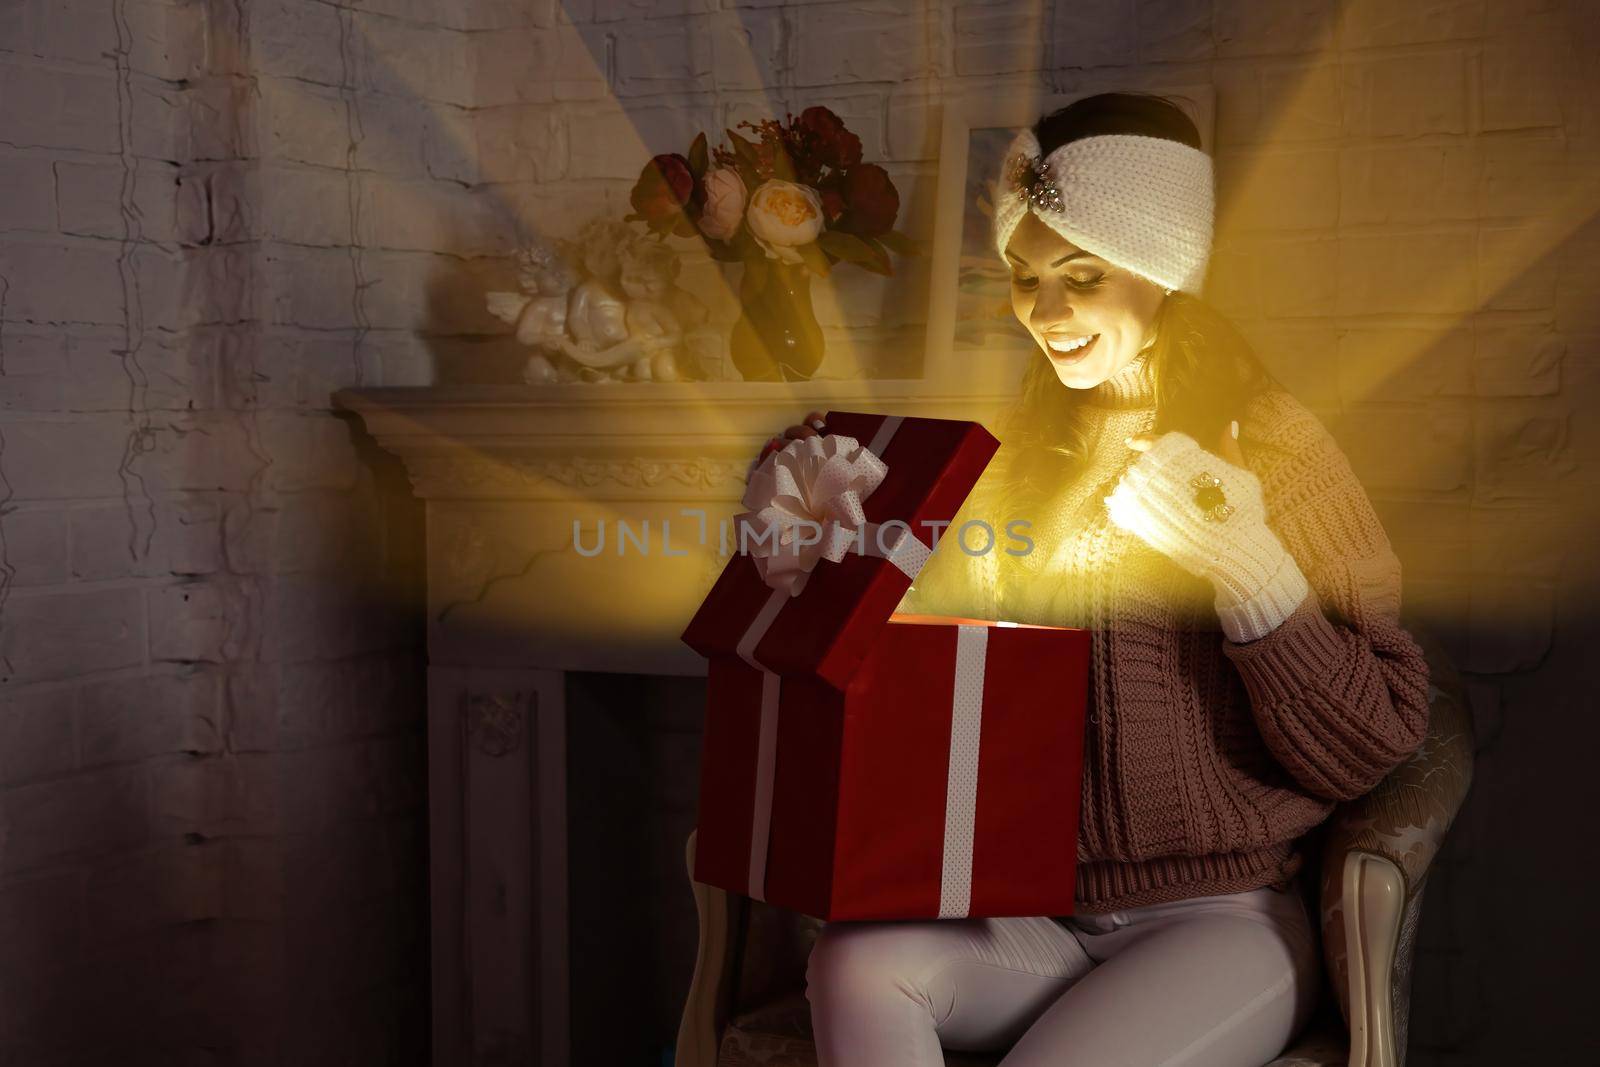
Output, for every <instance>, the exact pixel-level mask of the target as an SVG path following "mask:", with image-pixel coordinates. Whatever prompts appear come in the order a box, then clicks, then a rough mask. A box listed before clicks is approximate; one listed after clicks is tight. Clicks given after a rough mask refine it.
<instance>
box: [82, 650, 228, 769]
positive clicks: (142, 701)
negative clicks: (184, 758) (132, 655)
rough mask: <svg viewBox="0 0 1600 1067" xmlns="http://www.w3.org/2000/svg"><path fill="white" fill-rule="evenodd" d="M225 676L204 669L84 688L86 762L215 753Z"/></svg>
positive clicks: (83, 725)
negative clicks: (222, 682) (221, 682)
mask: <svg viewBox="0 0 1600 1067" xmlns="http://www.w3.org/2000/svg"><path fill="white" fill-rule="evenodd" d="M219 705H220V682H219V680H218V678H217V677H216V676H215V675H212V674H207V673H204V672H202V671H183V672H179V673H176V674H154V675H148V676H146V677H143V678H135V679H122V680H118V681H115V682H96V683H94V684H92V685H87V686H84V687H83V688H82V689H81V690H80V691H79V704H78V717H79V731H80V736H81V737H82V748H83V763H84V765H85V766H94V765H96V764H106V763H128V762H132V761H135V760H142V759H147V758H149V757H152V756H175V755H182V754H203V755H215V754H217V753H219V752H221V750H222V739H221V733H220V731H219V729H218V723H219V715H220V711H221V708H220V706H219Z"/></svg>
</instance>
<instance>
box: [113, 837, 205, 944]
mask: <svg viewBox="0 0 1600 1067" xmlns="http://www.w3.org/2000/svg"><path fill="white" fill-rule="evenodd" d="M222 886H223V857H222V855H221V854H220V853H219V852H216V851H214V850H212V849H209V848H205V847H200V846H194V845H186V844H182V843H173V844H168V845H166V846H165V847H163V848H161V849H159V850H157V851H154V852H146V853H142V854H140V855H137V856H133V857H130V858H129V859H126V860H123V861H121V862H117V863H113V864H109V865H106V866H103V867H100V866H97V867H96V868H95V869H94V870H93V871H92V873H91V874H90V875H89V878H88V882H87V888H86V906H85V912H84V913H85V915H87V916H88V919H89V922H88V931H87V933H88V936H89V938H90V940H91V941H92V942H93V943H95V944H108V943H116V942H120V941H126V940H127V939H129V938H133V937H138V936H141V935H142V936H145V937H160V936H161V935H162V933H164V932H165V931H166V930H168V929H170V928H171V927H174V926H179V925H182V924H186V923H202V922H205V921H207V920H210V919H217V918H221V917H222V914H223V903H222V902H223V896H222Z"/></svg>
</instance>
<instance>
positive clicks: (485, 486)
mask: <svg viewBox="0 0 1600 1067" xmlns="http://www.w3.org/2000/svg"><path fill="white" fill-rule="evenodd" d="M1007 399H1009V397H1006V396H1002V395H999V394H995V393H993V392H992V391H990V392H984V391H980V390H974V389H972V388H970V387H967V388H958V387H938V386H934V385H933V384H931V383H928V382H923V381H881V380H880V381H812V382H806V383H776V382H774V383H754V382H743V383H740V382H716V383H671V384H668V383H655V382H645V383H612V384H598V383H597V384H589V383H583V384H572V385H559V386H454V387H443V388H412V389H353V390H344V391H341V392H339V393H337V394H335V402H336V403H337V404H338V405H339V406H340V407H342V408H344V409H345V410H348V411H351V412H354V413H355V414H357V415H359V416H360V418H361V420H362V422H363V423H364V424H365V426H366V429H367V431H368V432H369V433H370V434H371V435H372V436H373V437H374V438H376V440H377V442H378V444H379V445H380V446H381V447H382V448H384V449H385V450H387V451H389V452H392V453H393V454H395V455H396V456H398V457H400V459H401V460H402V461H403V462H404V464H405V467H406V470H407V472H408V473H409V475H410V478H411V483H412V485H413V487H414V488H415V490H416V493H417V495H418V496H419V497H420V498H421V499H422V500H423V502H424V508H425V511H426V523H427V601H426V604H427V615H428V741H427V743H428V822H429V850H430V859H429V864H430V913H431V937H432V948H433V951H432V967H433V975H432V986H433V992H432V996H433V1044H434V1047H433V1062H434V1063H437V1064H457V1063H459V1064H478V1063H540V1064H547V1065H559V1064H566V1063H568V1062H570V1054H569V1049H568V1044H569V1042H568V1025H569V1019H570V1015H569V1004H568V1000H569V979H570V974H571V971H570V968H569V959H568V943H569V936H568V934H569V932H568V925H567V923H568V905H567V900H568V887H567V871H568V866H567V835H568V817H567V795H566V782H567V746H566V685H565V674H566V672H568V671H609V672H622V673H630V674H669V675H671V674H676V675H703V674H704V673H705V664H704V662H703V661H702V660H701V659H700V658H699V657H698V656H697V655H695V654H694V653H693V652H692V651H690V650H689V649H688V648H687V647H686V646H685V645H683V644H682V642H681V641H680V640H679V635H680V634H681V633H682V632H683V629H684V627H685V626H686V625H687V624H688V621H689V618H690V617H691V616H692V615H693V613H694V610H695V608H696V607H697V606H698V605H699V603H700V601H701V599H702V598H703V597H704V595H705V593H706V591H707V590H708V589H710V587H711V584H712V582H713V581H714V580H715V578H716V576H717V574H718V573H720V571H721V569H722V567H723V565H724V563H725V561H726V559H727V558H728V555H729V553H728V552H727V551H726V550H725V549H724V548H723V546H722V544H721V543H720V542H721V538H720V537H719V529H718V528H719V524H720V523H721V522H722V521H723V520H731V518H732V516H733V515H734V514H735V513H736V512H737V511H739V510H741V508H740V503H739V501H740V498H741V497H742V496H743V493H744V477H745V471H746V468H747V467H748V465H749V462H750V460H751V458H752V457H754V456H755V454H756V453H757V452H758V451H759V449H760V447H761V444H762V443H763V442H764V441H765V440H766V439H767V438H768V437H769V436H771V435H772V434H774V433H777V432H780V431H781V430H782V429H783V427H785V426H789V425H793V424H795V423H797V422H799V421H800V419H801V418H802V417H803V416H804V414H805V413H806V412H807V411H811V410H813V409H815V410H821V411H830V410H831V411H873V412H885V413H890V414H897V415H911V416H925V417H934V418H952V419H974V420H977V421H979V422H981V423H984V424H985V425H989V426H993V425H994V417H995V416H996V415H997V414H998V413H999V412H1000V410H1001V409H1002V407H1003V405H1004V403H1005V402H1006V400H1007ZM702 514H703V516H704V529H705V534H706V536H705V537H704V540H703V542H702V540H701V538H700V529H701V526H702V523H701V520H700V519H699V517H698V516H700V515H702ZM575 523H576V524H577V529H578V531H579V533H580V535H581V538H582V540H581V543H582V545H583V546H584V548H585V549H586V550H588V549H592V548H593V547H594V546H595V545H596V543H597V542H596V535H597V531H598V530H599V529H600V528H601V526H602V525H603V526H604V527H605V533H606V541H605V545H604V548H603V550H602V551H600V552H598V553H597V554H589V555H585V554H584V553H583V552H580V551H579V550H578V546H577V544H576V543H575V541H574V524H575ZM622 527H626V528H627V529H628V530H629V531H631V534H632V537H631V539H629V540H627V541H626V542H623V544H624V551H623V552H622V553H621V554H619V553H618V551H617V549H618V545H619V532H620V529H621V528H622ZM647 529H648V535H646V534H645V531H646V530H647ZM664 529H666V530H670V540H669V541H668V542H667V543H666V544H663V543H662V534H663V530H664ZM728 533H729V538H728V540H729V542H730V544H731V542H732V541H733V538H734V532H733V529H732V523H731V521H730V522H729V523H728ZM579 772H580V773H581V769H579ZM575 825H581V824H575ZM578 832H581V831H578Z"/></svg>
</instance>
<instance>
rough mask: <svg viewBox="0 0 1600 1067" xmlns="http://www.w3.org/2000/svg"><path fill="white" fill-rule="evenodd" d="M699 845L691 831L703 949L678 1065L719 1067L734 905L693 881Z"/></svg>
mask: <svg viewBox="0 0 1600 1067" xmlns="http://www.w3.org/2000/svg"><path fill="white" fill-rule="evenodd" d="M694 840H695V831H693V830H691V831H690V832H689V840H688V843H687V844H686V845H685V846H684V858H685V862H686V864H687V865H688V869H689V888H690V890H691V891H692V892H693V893H694V906H695V910H696V911H697V912H698V913H699V915H700V946H699V949H698V951H697V952H696V953H695V960H694V977H693V978H691V979H690V980H689V995H688V996H687V997H686V998H685V999H684V1003H683V1017H682V1019H681V1020H680V1021H679V1023H678V1046H677V1055H676V1058H675V1059H674V1060H673V1062H674V1063H676V1064H679V1065H681V1067H716V1062H717V1049H718V1045H719V1043H720V1041H721V1035H722V1025H723V1022H724V1021H725V1019H726V1014H727V1004H728V1000H729V996H730V993H731V987H732V982H731V980H730V975H731V971H732V967H733V958H734V952H733V939H732V931H733V921H732V918H731V916H730V912H731V910H732V904H733V902H732V901H730V899H729V896H728V894H727V893H726V892H725V891H723V890H721V889H718V888H716V887H715V886H709V885H706V884H705V883H704V882H697V881H695V880H694Z"/></svg>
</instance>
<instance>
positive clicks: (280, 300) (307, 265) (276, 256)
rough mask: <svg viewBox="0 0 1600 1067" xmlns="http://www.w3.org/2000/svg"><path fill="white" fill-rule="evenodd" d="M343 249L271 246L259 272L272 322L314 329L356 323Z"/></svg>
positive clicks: (347, 259)
mask: <svg viewBox="0 0 1600 1067" xmlns="http://www.w3.org/2000/svg"><path fill="white" fill-rule="evenodd" d="M353 269H354V268H353V265H352V263H351V259H350V256H349V254H348V253H347V252H345V251H344V250H343V249H335V248H299V247H295V246H287V245H274V246H270V247H269V248H268V250H267V252H266V254H265V255H264V256H263V257H262V263H261V274H262V281H263V283H264V285H265V288H266V293H267V295H268V296H269V297H270V299H271V301H272V303H271V305H270V308H269V311H268V313H269V314H270V316H271V321H272V322H274V323H281V324H284V325H294V326H309V327H314V328H317V329H329V330H333V329H340V328H342V327H346V326H352V325H354V324H355V321H356V320H355V292H356V290H355V279H354V277H353V275H352V274H351V271H352V270H353Z"/></svg>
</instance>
